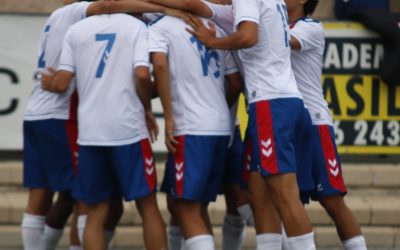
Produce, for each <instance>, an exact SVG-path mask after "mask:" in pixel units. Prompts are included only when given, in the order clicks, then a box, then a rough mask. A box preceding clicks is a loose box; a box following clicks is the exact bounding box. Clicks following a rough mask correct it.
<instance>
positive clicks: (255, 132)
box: [244, 98, 305, 176]
mask: <svg viewBox="0 0 400 250" xmlns="http://www.w3.org/2000/svg"><path fill="white" fill-rule="evenodd" d="M304 112H305V109H304V104H303V101H302V100H301V99H299V98H282V99H273V100H267V101H259V102H256V103H252V104H250V105H249V122H248V132H247V133H248V134H247V137H248V138H247V142H246V143H247V144H248V145H246V147H245V151H246V152H245V155H244V163H245V164H244V166H245V167H247V168H250V170H251V171H255V170H258V171H259V172H260V173H261V175H262V176H270V175H278V174H285V173H296V172H297V169H298V164H297V159H296V150H295V149H296V143H299V142H300V141H302V138H303V134H302V133H298V131H303V130H304V128H303V127H302V126H303V120H304ZM249 144H250V145H249ZM247 151H248V152H251V154H250V155H249V154H248V153H247ZM246 153H247V154H246ZM249 158H250V161H249ZM246 162H250V164H246ZM254 168H256V169H254Z"/></svg>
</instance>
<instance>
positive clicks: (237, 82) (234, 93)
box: [225, 72, 243, 108]
mask: <svg viewBox="0 0 400 250" xmlns="http://www.w3.org/2000/svg"><path fill="white" fill-rule="evenodd" d="M225 77H226V80H227V81H228V88H227V90H226V102H227V103H228V106H229V108H230V107H232V106H233V105H234V104H235V103H236V101H237V100H238V98H239V95H240V93H241V92H242V91H243V82H242V78H241V76H240V74H239V72H236V73H233V74H229V75H226V76H225Z"/></svg>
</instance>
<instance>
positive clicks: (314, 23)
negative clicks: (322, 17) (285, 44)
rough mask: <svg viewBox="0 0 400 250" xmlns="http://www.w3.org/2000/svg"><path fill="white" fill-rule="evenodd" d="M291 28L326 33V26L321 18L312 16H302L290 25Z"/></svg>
mask: <svg viewBox="0 0 400 250" xmlns="http://www.w3.org/2000/svg"><path fill="white" fill-rule="evenodd" d="M290 29H291V30H300V29H301V30H307V31H308V32H313V33H324V27H323V26H322V23H321V22H320V21H319V20H315V19H312V18H308V17H307V18H306V17H304V18H300V19H298V20H297V21H296V22H294V23H292V24H291V25H290Z"/></svg>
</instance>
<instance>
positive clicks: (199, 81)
mask: <svg viewBox="0 0 400 250" xmlns="http://www.w3.org/2000/svg"><path fill="white" fill-rule="evenodd" d="M185 27H186V25H185V24H184V22H183V21H182V20H180V19H177V18H171V17H163V18H161V19H160V20H158V21H157V22H155V23H153V24H152V25H151V26H150V28H149V44H150V45H149V51H150V52H151V59H152V62H153V65H154V74H155V81H156V86H157V89H158V93H159V95H160V98H161V103H162V106H163V109H164V115H165V131H166V135H165V137H166V145H167V148H168V150H169V155H168V160H167V168H166V179H167V182H168V185H169V188H170V190H169V195H170V196H171V197H172V198H173V201H172V204H171V205H170V206H171V207H172V209H171V210H172V213H173V215H174V216H175V218H177V220H178V224H179V226H180V228H181V230H182V233H183V236H184V238H185V248H186V249H189V250H197V249H199V250H200V249H201V250H209V249H214V240H213V237H212V228H211V224H210V221H209V218H208V215H207V212H206V205H207V204H208V203H209V202H211V201H215V199H216V195H217V193H218V189H219V186H220V181H221V177H222V172H223V163H224V159H225V154H226V150H227V146H228V141H229V135H230V133H231V128H230V117H229V108H228V105H227V100H228V103H229V104H231V105H232V104H233V103H234V102H235V101H236V99H237V96H238V94H239V92H240V89H241V81H240V75H239V74H238V73H237V69H236V65H235V63H234V61H233V59H232V57H231V54H230V53H229V52H227V51H225V52H223V51H218V50H210V49H208V48H206V47H205V46H204V45H203V44H202V43H201V42H200V41H198V40H197V39H196V38H195V37H194V36H192V35H190V34H189V33H188V32H187V31H186V30H185ZM217 33H218V35H220V34H221V33H222V31H221V30H220V29H218V30H217ZM225 76H226V77H227V79H228V82H229V86H228V92H227V98H226V99H227V100H226V99H225V87H224V77H225ZM170 79H171V80H170ZM232 86H233V87H234V88H233V89H234V90H238V91H232V92H231V91H230V89H231V87H232Z"/></svg>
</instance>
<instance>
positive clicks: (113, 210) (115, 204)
mask: <svg viewBox="0 0 400 250" xmlns="http://www.w3.org/2000/svg"><path fill="white" fill-rule="evenodd" d="M108 206H109V208H108V211H109V212H108V215H107V220H106V223H105V225H104V235H105V236H104V237H105V239H106V246H107V249H111V241H112V239H113V238H114V235H115V229H116V228H117V225H118V222H119V221H120V219H121V217H122V214H123V212H124V207H123V203H122V197H119V195H117V197H115V198H113V199H111V201H109V204H108Z"/></svg>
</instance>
